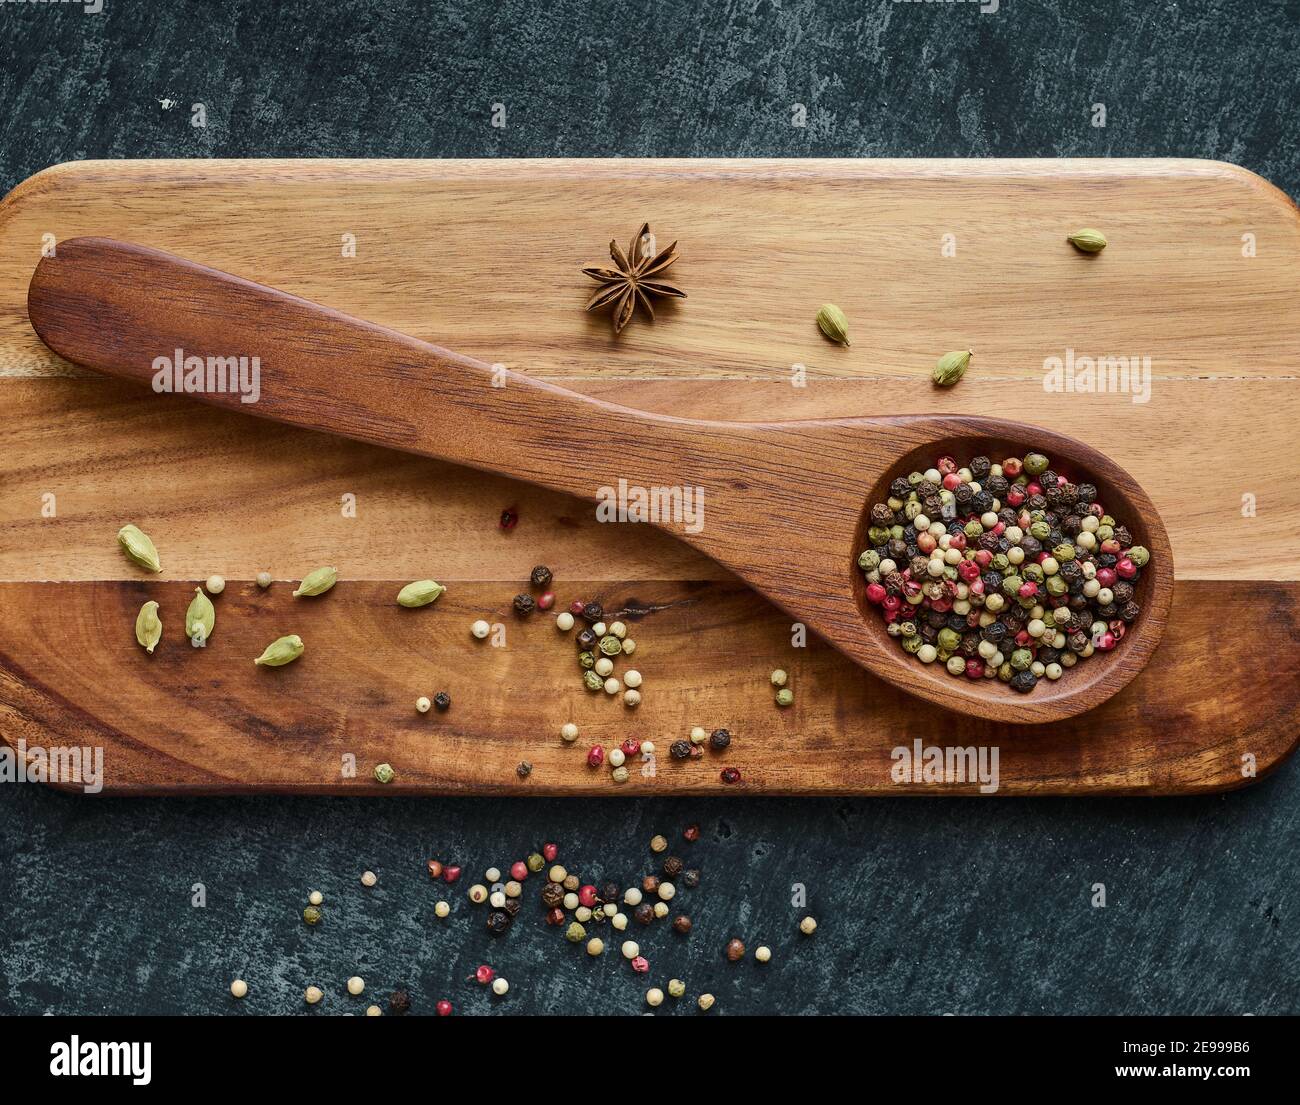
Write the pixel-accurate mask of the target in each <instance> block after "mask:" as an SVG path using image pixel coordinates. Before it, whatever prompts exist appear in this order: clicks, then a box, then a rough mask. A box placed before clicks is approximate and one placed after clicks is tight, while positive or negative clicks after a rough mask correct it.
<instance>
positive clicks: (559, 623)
mask: <svg viewBox="0 0 1300 1105" xmlns="http://www.w3.org/2000/svg"><path fill="white" fill-rule="evenodd" d="M555 628H556V629H558V630H559V631H560V632H561V633H568V632H569V630H570V629H572V628H573V615H572V614H570V613H569V612H568V611H567V610H562V611H560V613H558V614H556V615H555Z"/></svg>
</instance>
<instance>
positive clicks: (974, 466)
mask: <svg viewBox="0 0 1300 1105" xmlns="http://www.w3.org/2000/svg"><path fill="white" fill-rule="evenodd" d="M966 467H968V468H969V469H970V474H971V475H972V476H974V477H975V478H976V479H977V480H980V481H981V482H982V481H983V480H985V479H986V478H987V477H988V474H989V471H990V470H991V469H992V467H993V462H992V461H991V460H989V458H988V457H985V456H978V457H972V458H971V462H970V464H968V465H967V466H966Z"/></svg>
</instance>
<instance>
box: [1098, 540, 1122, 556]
mask: <svg viewBox="0 0 1300 1105" xmlns="http://www.w3.org/2000/svg"><path fill="white" fill-rule="evenodd" d="M1119 549H1120V544H1119V542H1118V541H1116V540H1115V538H1113V537H1111V538H1108V539H1107V540H1105V541H1103V542H1102V543H1101V551H1102V552H1103V553H1105V554H1106V555H1107V556H1118V555H1119Z"/></svg>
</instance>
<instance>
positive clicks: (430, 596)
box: [397, 579, 447, 607]
mask: <svg viewBox="0 0 1300 1105" xmlns="http://www.w3.org/2000/svg"><path fill="white" fill-rule="evenodd" d="M446 589H447V588H446V587H444V586H443V585H442V584H441V583H435V582H434V581H433V580H431V579H419V580H416V581H415V582H414V583H408V584H407V585H406V586H405V587H403V588H402V589H401V590H400V591H398V592H397V605H398V606H409V607H416V606H428V605H429V603H431V602H435V601H436V600H437V599H438V597H439V596H440V595H441V594H442V593H443V592H444V591H445V590H446Z"/></svg>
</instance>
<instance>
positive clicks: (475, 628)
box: [469, 618, 492, 641]
mask: <svg viewBox="0 0 1300 1105" xmlns="http://www.w3.org/2000/svg"><path fill="white" fill-rule="evenodd" d="M469 631H470V632H471V633H473V634H474V636H475V637H477V638H478V639H479V640H480V641H481V640H482V639H483V638H484V637H486V636H487V635H488V634H489V633H491V632H492V627H491V626H490V625H488V623H487V622H485V621H484V620H483V619H482V618H479V620H478V621H476V622H475V623H474V624H473V625H471V626H470V627H469Z"/></svg>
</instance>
